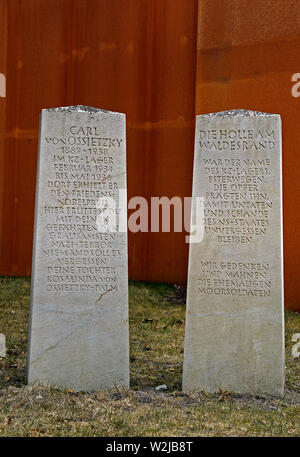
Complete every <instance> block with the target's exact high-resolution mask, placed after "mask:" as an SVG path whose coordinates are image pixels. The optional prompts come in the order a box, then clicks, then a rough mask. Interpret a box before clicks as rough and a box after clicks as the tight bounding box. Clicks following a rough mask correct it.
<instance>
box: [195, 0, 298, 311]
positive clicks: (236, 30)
mask: <svg viewBox="0 0 300 457" xmlns="http://www.w3.org/2000/svg"><path fill="white" fill-rule="evenodd" d="M299 6H300V5H299V1H295V0H281V1H280V2H278V1H274V0H264V1H263V2H262V1H261V0H251V2H249V0H199V10H198V44H197V89H196V113H197V114H201V113H206V112H214V111H221V110H225V109H230V108H248V109H252V110H258V111H265V112H270V113H279V114H280V115H281V117H282V133H283V193H284V194H283V204H284V263H285V265H284V267H285V305H286V307H287V308H289V309H294V310H298V311H299V310H300V280H299V271H300V241H299V239H300V213H299V211H298V207H299V200H300V180H299V176H298V175H299V170H300V154H299V144H300V129H299V122H300V98H294V97H293V96H292V94H291V88H292V84H293V83H292V82H291V77H292V75H293V74H294V73H298V72H300V63H299V55H300V8H299Z"/></svg>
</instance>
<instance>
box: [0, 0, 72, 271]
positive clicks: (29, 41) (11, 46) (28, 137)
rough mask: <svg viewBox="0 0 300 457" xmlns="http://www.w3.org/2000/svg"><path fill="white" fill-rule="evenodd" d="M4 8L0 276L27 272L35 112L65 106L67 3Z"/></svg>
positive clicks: (15, 3)
mask: <svg viewBox="0 0 300 457" xmlns="http://www.w3.org/2000/svg"><path fill="white" fill-rule="evenodd" d="M1 3H2V4H4V6H5V8H6V36H5V38H4V40H5V43H4V46H3V43H2V35H1V47H2V48H3V47H4V48H5V52H6V56H7V57H6V61H7V62H6V81H7V94H6V107H5V130H4V133H3V134H2V141H3V142H2V145H1V146H2V147H1V150H0V153H1V160H2V163H3V169H2V174H1V181H2V189H3V192H2V204H3V210H2V223H1V233H0V236H1V238H0V242H1V259H0V260H1V264H0V268H1V274H7V275H27V274H30V272H31V253H32V236H33V213H34V195H35V173H36V160H37V137H38V125H39V113H40V110H41V109H42V108H45V107H47V106H55V105H57V104H59V105H61V104H65V102H66V96H65V87H66V85H67V77H66V75H67V71H66V70H67V64H66V62H67V61H68V59H69V60H70V55H69V54H68V53H69V52H70V50H69V48H68V43H69V41H70V40H69V35H68V34H69V28H68V21H66V18H68V14H67V13H68V11H69V10H71V8H72V2H71V1H64V2H61V1H60V0H52V1H51V2H43V1H32V0H26V1H24V0H23V1H17V0H9V1H3V0H2V1H1Z"/></svg>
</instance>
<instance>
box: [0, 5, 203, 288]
mask: <svg viewBox="0 0 300 457" xmlns="http://www.w3.org/2000/svg"><path fill="white" fill-rule="evenodd" d="M0 14H1V18H0V27H1V29H0V31H1V35H0V48H1V51H0V52H2V53H3V52H4V53H5V55H6V60H5V58H2V54H0V55H1V58H2V60H1V61H0V64H1V65H2V61H3V62H4V66H5V68H4V70H2V69H1V67H0V71H3V72H5V73H6V76H7V98H6V100H5V101H3V100H2V99H1V102H0V103H1V105H0V116H1V117H0V119H1V121H0V122H1V124H0V127H1V132H0V148H1V149H0V157H1V162H0V167H1V168H0V172H1V176H0V178H1V187H0V192H1V196H0V197H1V202H2V203H3V210H2V212H1V214H2V222H1V227H0V231H1V233H0V236H1V258H0V273H1V274H7V275H28V274H30V272H31V252H32V235H33V215H34V194H35V173H36V159H37V138H38V124H39V113H40V110H41V109H42V108H46V107H53V106H64V105H74V104H85V105H92V106H96V107H102V108H107V109H111V110H115V111H121V112H124V113H126V114H127V145H128V197H129V198H130V197H132V196H135V195H140V196H143V197H146V198H147V199H149V197H150V196H162V195H166V196H168V197H173V196H174V195H179V196H189V195H190V193H191V180H192V160H193V136H194V115H195V82H196V81H195V75H196V65H195V63H196V38H197V0H188V1H184V2H183V1H182V0H76V1H75V0H73V1H72V0H51V2H47V1H43V0H0ZM184 236H185V235H184V233H172V232H171V233H154V234H150V233H137V234H132V233H129V274H130V277H131V278H133V279H140V280H142V279H143V280H150V281H152V280H153V281H168V282H184V281H185V280H186V270H187V254H188V246H187V244H186V243H185V241H184Z"/></svg>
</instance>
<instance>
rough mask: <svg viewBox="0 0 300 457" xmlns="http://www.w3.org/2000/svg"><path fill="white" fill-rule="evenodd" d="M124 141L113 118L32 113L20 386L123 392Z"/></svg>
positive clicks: (64, 111) (83, 110)
mask: <svg viewBox="0 0 300 457" xmlns="http://www.w3.org/2000/svg"><path fill="white" fill-rule="evenodd" d="M125 135H126V133H125V115H124V114H121V113H114V112H111V111H104V110H101V109H96V108H90V107H86V106H70V107H64V108H53V109H44V110H42V114H41V121H40V139H39V163H38V172H37V190H36V207H35V230H34V249H33V265H32V288H31V317H30V328H29V338H30V342H29V354H28V382H29V384H34V383H41V384H55V385H58V386H62V387H67V388H72V389H75V390H76V391H95V390H98V389H109V388H113V387H115V386H119V387H125V388H127V387H128V386H129V340H128V268H127V229H126V225H127V214H126V204H125V206H124V205H123V209H122V210H121V209H120V210H118V209H117V208H119V206H120V207H121V206H122V203H121V200H122V201H123V203H124V201H126V137H125ZM119 191H120V192H119ZM104 197H105V198H107V197H109V198H110V199H114V200H113V201H115V202H116V211H115V216H116V221H115V222H116V223H115V225H114V227H115V229H113V228H112V227H110V228H109V229H108V227H109V222H110V221H111V218H110V216H111V214H109V211H108V209H107V208H110V209H111V210H112V212H113V211H114V208H113V206H111V204H110V203H109V202H108V203H107V201H106V200H103V198H104ZM110 201H112V200H110ZM116 213H117V214H116ZM110 225H111V224H110ZM119 227H120V230H119Z"/></svg>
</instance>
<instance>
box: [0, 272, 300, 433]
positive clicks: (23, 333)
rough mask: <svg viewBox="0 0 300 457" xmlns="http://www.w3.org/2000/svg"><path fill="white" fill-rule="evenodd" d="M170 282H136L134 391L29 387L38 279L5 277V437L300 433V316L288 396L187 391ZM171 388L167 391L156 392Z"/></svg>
mask: <svg viewBox="0 0 300 457" xmlns="http://www.w3.org/2000/svg"><path fill="white" fill-rule="evenodd" d="M177 292H178V291H177V290H176V289H175V288H174V287H173V286H170V285H166V284H151V283H150V284H149V283H147V284H146V283H140V282H130V286H129V299H130V358H131V361H130V370H131V390H129V391H120V390H113V391H111V392H105V393H104V392H96V393H92V394H89V393H76V392H74V391H72V390H62V389H58V388H54V387H52V388H49V387H41V386H35V387H27V386H26V385H25V368H26V353H27V327H28V316H29V300H30V280H29V279H28V278H5V277H2V278H0V316H1V322H0V332H1V333H4V334H5V335H6V338H7V346H8V353H7V357H5V358H3V359H0V436H199V435H201V436H299V433H300V423H299V412H300V368H299V367H300V360H299V358H298V359H295V358H293V357H292V355H291V348H292V344H293V343H292V342H291V338H292V335H293V333H299V332H300V315H299V314H296V313H291V312H286V393H285V396H284V398H282V399H277V398H273V397H251V396H245V395H237V394H228V393H221V392H220V393H218V394H214V395H211V394H204V393H199V394H189V395H187V394H184V393H182V392H181V378H182V361H183V342H184V320H185V307H184V305H183V304H181V302H182V300H177V299H176V293H177ZM160 384H166V385H167V387H168V390H167V392H155V390H154V388H155V386H157V385H160Z"/></svg>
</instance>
